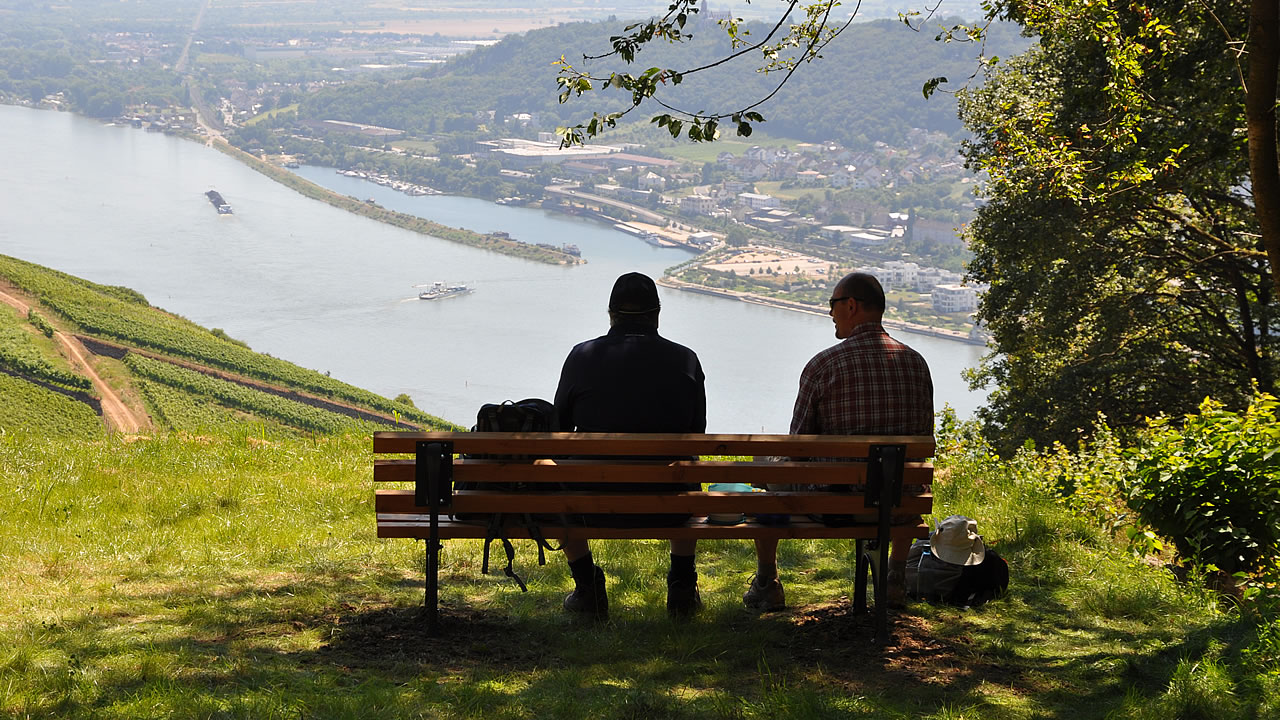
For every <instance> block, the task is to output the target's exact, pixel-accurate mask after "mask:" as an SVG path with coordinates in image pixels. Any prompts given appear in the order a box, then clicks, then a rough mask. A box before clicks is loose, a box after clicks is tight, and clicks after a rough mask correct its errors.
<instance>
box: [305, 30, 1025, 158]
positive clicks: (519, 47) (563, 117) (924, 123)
mask: <svg viewBox="0 0 1280 720" xmlns="http://www.w3.org/2000/svg"><path fill="white" fill-rule="evenodd" d="M951 22H959V21H958V20H940V21H938V22H936V23H934V25H937V24H947V23H951ZM690 27H691V29H692V32H693V35H694V39H693V40H692V41H690V42H688V43H684V44H680V45H671V46H668V45H665V44H663V43H655V44H654V45H653V46H652V47H649V48H646V49H645V51H644V52H643V53H642V54H641V55H639V56H637V58H636V63H635V65H634V66H632V67H629V68H627V67H624V66H621V65H620V64H617V63H614V64H612V65H611V64H609V63H608V62H607V61H595V62H592V63H583V62H582V55H583V53H599V52H603V51H606V50H607V49H608V38H609V37H610V36H611V35H618V34H621V33H622V32H623V24H622V23H575V24H569V25H561V26H557V27H551V28H546V29H540V30H533V31H530V32H528V33H525V34H524V35H513V36H509V37H507V38H505V39H504V40H503V41H502V42H499V43H497V44H496V45H493V46H492V47H485V48H479V49H477V50H475V51H474V52H472V53H469V54H467V55H465V56H462V57H459V58H456V59H454V60H452V61H450V62H448V63H446V64H445V65H443V66H441V67H439V68H437V69H433V70H428V71H424V72H423V73H421V74H420V75H417V76H414V77H409V78H403V79H386V78H380V77H376V76H368V77H360V78H357V79H353V80H352V81H350V82H348V83H347V84H345V85H343V86H341V87H337V88H332V89H329V90H324V91H321V92H318V93H315V94H313V95H310V96H308V97H307V98H306V99H304V100H303V101H302V104H301V106H300V108H299V118H300V119H304V120H326V119H336V120H347V121H352V122H364V123H372V124H375V125H383V126H388V127H394V128H399V129H402V130H405V131H407V132H409V133H410V134H424V133H433V132H436V131H447V130H452V129H468V128H469V127H472V126H474V123H475V122H476V117H478V116H480V115H484V114H486V113H487V111H494V112H495V114H496V118H497V119H499V122H500V119H501V118H503V117H506V116H509V115H511V114H513V113H538V114H539V115H540V126H541V127H543V128H544V129H549V128H554V127H555V125H556V124H557V123H558V124H561V125H564V124H574V123H576V122H581V121H583V120H584V119H585V118H589V117H590V116H591V111H592V110H599V111H601V112H605V111H613V110H620V109H622V107H623V106H624V100H625V98H624V97H620V96H619V95H620V94H618V93H615V94H612V95H609V94H599V93H591V94H589V95H587V96H584V97H583V98H581V99H579V100H574V101H571V102H569V103H567V104H565V105H560V104H559V103H558V102H557V96H558V88H557V87H556V73H555V68H554V67H552V65H551V63H552V62H553V61H555V60H557V59H559V58H560V57H561V55H564V56H565V58H566V59H567V60H568V61H569V62H570V63H573V64H575V65H580V66H582V68H583V69H586V70H589V71H590V72H591V73H592V74H593V75H596V76H600V75H607V74H608V72H609V70H616V71H629V72H632V73H640V72H643V71H644V70H645V69H646V68H649V67H653V66H660V67H670V68H689V67H696V66H700V65H704V64H707V63H709V62H712V61H713V60H714V59H716V58H718V57H722V56H724V55H725V54H727V53H728V52H729V51H730V49H729V45H728V41H727V39H726V38H725V36H724V31H723V30H721V29H720V28H719V27H717V26H716V25H715V24H714V23H711V22H707V21H702V20H699V21H698V22H697V23H696V24H694V25H691V26H690ZM750 29H751V32H752V35H751V38H752V39H757V40H758V39H762V38H763V37H764V36H765V35H767V34H768V28H766V27H764V26H761V25H758V24H755V25H752V26H751V27H750ZM935 34H936V28H935V27H933V26H931V27H930V28H928V29H925V30H922V31H920V32H916V31H913V30H912V29H910V28H908V27H906V26H904V25H903V24H902V23H900V22H896V21H889V20H882V21H876V22H869V23H858V24H855V25H852V26H850V27H849V28H848V29H847V30H846V31H845V32H844V33H843V34H842V35H841V37H840V38H839V40H838V41H836V42H833V43H831V44H830V45H828V46H827V47H826V48H825V49H824V50H823V58H822V60H820V61H819V62H817V63H816V64H813V65H811V66H807V67H804V68H802V69H801V70H800V71H798V72H797V73H796V74H795V75H794V76H793V77H792V79H791V80H790V81H789V82H788V83H787V86H786V87H785V88H783V90H782V91H781V92H780V93H779V94H778V95H777V96H776V97H774V98H773V99H772V100H770V101H769V102H768V103H766V104H765V105H764V106H762V107H761V108H760V112H762V113H763V114H764V115H765V116H766V117H767V118H768V123H767V124H766V125H763V126H762V127H761V129H763V130H767V131H768V132H769V133H770V134H771V135H773V136H775V137H788V138H793V139H797V140H806V141H812V142H821V141H826V140H836V141H839V142H841V143H844V144H845V145H847V146H849V147H855V148H861V147H866V146H869V145H870V144H871V143H874V142H876V141H882V142H887V143H889V144H893V145H896V144H901V143H902V142H903V141H904V140H905V138H906V135H907V133H908V131H910V129H911V128H924V129H927V130H936V131H941V132H945V133H953V132H958V131H960V129H961V125H960V121H959V119H958V117H957V114H956V99H955V97H954V95H952V94H949V93H946V92H939V93H936V94H935V95H933V97H931V98H929V99H926V98H924V97H923V95H922V93H921V87H922V86H923V85H924V83H925V82H926V81H927V80H929V79H930V78H933V77H938V76H945V77H947V78H950V80H951V81H952V82H951V83H949V84H944V85H943V86H942V89H944V90H949V89H954V88H956V87H959V86H960V85H962V84H963V83H964V82H965V80H966V79H967V78H969V77H971V76H972V75H974V74H975V73H976V72H977V71H978V69H979V63H978V60H977V56H978V55H979V54H985V55H986V56H988V57H991V56H1001V57H1004V56H1009V55H1014V54H1017V53H1019V52H1021V51H1022V50H1024V49H1025V48H1026V47H1027V45H1028V44H1029V40H1027V39H1026V38H1023V37H1020V36H1019V35H1018V34H1017V31H1016V29H1015V28H1013V27H1012V26H1006V25H996V26H993V27H992V28H991V29H990V33H989V35H988V38H987V40H986V42H985V44H984V45H983V46H982V47H978V46H977V45H974V44H971V43H959V42H957V43H943V42H938V41H935V40H934V35H935ZM758 64H759V58H758V55H754V54H753V55H750V56H746V57H743V58H741V59H739V60H737V61H735V62H733V63H731V64H729V65H726V66H725V67H724V68H717V69H716V70H715V71H713V72H708V73H702V74H698V75H693V76H688V77H686V78H685V80H684V82H683V83H682V84H681V85H680V87H678V88H675V87H671V88H668V89H667V90H666V91H664V92H665V94H664V95H663V98H664V99H665V100H666V101H668V102H671V103H673V104H674V105H676V106H677V107H681V108H683V109H686V110H716V111H725V110H733V109H737V108H739V107H742V106H743V105H744V104H746V103H748V102H752V101H754V100H757V99H759V98H762V97H764V96H765V95H766V94H767V93H768V92H769V90H770V89H772V88H773V87H774V86H775V85H776V84H777V83H778V81H779V80H780V79H781V78H780V75H779V74H777V73H774V74H769V75H765V74H762V73H758V72H755V67H756V66H757V65H758ZM615 65H616V66H615ZM659 111H660V108H659V107H658V106H657V105H653V106H652V107H650V106H648V105H646V106H645V108H644V109H642V110H640V111H639V112H637V113H634V114H633V115H632V116H628V118H627V119H628V120H631V121H638V122H639V123H640V124H642V125H643V124H646V123H648V119H649V116H650V115H651V114H653V113H656V112H659ZM484 122H486V124H488V125H489V126H491V127H492V121H488V120H485V121H484Z"/></svg>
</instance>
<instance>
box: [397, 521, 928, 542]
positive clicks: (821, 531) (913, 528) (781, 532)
mask: <svg viewBox="0 0 1280 720" xmlns="http://www.w3.org/2000/svg"><path fill="white" fill-rule="evenodd" d="M429 525H430V518H429V517H428V516H426V515H420V516H413V515H393V516H391V517H390V518H384V516H383V515H379V516H378V537H380V538H425V537H427V532H428V528H429ZM439 527H440V537H441V538H444V539H463V538H471V539H483V538H484V537H485V534H486V532H487V527H486V526H485V525H484V524H477V523H468V522H459V521H456V520H449V519H448V518H441V519H440V526H439ZM540 532H541V533H542V535H543V537H545V538H546V539H548V540H552V541H555V540H564V539H566V538H568V539H571V540H590V539H600V540H604V539H627V540H643V539H663V540H665V539H668V538H671V539H677V540H679V539H700V540H701V539H724V540H731V539H756V538H778V539H788V538H790V539H796V538H809V539H822V538H835V539H840V538H844V539H863V540H869V539H872V538H874V537H875V536H876V528H875V526H873V525H858V526H854V527H838V528H832V527H826V526H825V525H821V524H819V523H814V522H793V523H791V524H790V525H761V524H759V523H756V522H746V523H740V524H738V525H714V524H710V523H706V522H699V521H690V522H688V523H686V524H685V525H682V526H678V527H670V528H591V527H569V528H566V527H560V526H557V525H548V526H542V527H541V528H540ZM506 534H507V537H508V538H511V539H520V538H528V537H529V532H528V530H527V529H526V528H524V527H521V526H511V527H508V528H506ZM890 536H891V537H893V538H894V539H895V540H911V539H915V538H927V537H929V526H928V525H925V524H924V523H919V524H908V525H895V526H893V527H892V528H891V529H890Z"/></svg>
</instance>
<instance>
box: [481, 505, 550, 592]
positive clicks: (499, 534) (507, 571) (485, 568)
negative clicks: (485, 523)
mask: <svg viewBox="0 0 1280 720" xmlns="http://www.w3.org/2000/svg"><path fill="white" fill-rule="evenodd" d="M494 540H501V541H502V549H503V550H504V551H506V553H507V566H506V567H505V568H503V569H502V574H503V575H506V576H507V577H509V578H511V579H512V580H515V581H516V584H517V585H519V586H520V592H529V587H528V586H527V585H525V584H524V580H521V579H520V576H519V575H517V574H516V571H515V569H514V568H513V567H512V566H513V565H514V563H515V559H516V549H515V547H513V546H512V545H511V540H510V539H508V538H507V533H506V532H505V531H504V530H503V529H502V513H496V514H494V516H493V518H491V519H490V520H489V527H488V529H487V530H486V531H485V535H484V560H483V562H482V563H481V565H480V572H481V573H484V574H485V575H488V574H489V543H491V542H493V541H494ZM538 559H539V560H542V559H543V558H542V548H541V546H539V548H538ZM542 564H546V563H545V562H543V563H542Z"/></svg>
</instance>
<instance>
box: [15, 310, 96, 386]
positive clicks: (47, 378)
mask: <svg viewBox="0 0 1280 720" xmlns="http://www.w3.org/2000/svg"><path fill="white" fill-rule="evenodd" d="M37 338H38V336H36V335H33V334H32V333H30V332H29V331H27V330H26V329H25V328H23V327H22V324H21V322H20V321H19V320H18V319H17V317H16V316H15V315H14V313H12V312H9V309H8V308H7V307H5V308H4V309H3V310H0V368H3V369H6V370H9V371H11V372H13V373H17V374H18V375H22V376H24V377H29V378H34V379H36V380H42V381H44V382H47V383H52V384H54V385H59V386H61V387H65V388H68V389H70V390H81V391H87V392H92V391H93V384H92V383H91V382H89V379H88V378H86V377H84V376H82V375H77V374H75V373H73V372H71V371H70V370H65V369H62V368H59V367H56V366H54V364H53V363H52V362H50V361H49V359H48V357H47V356H46V353H42V352H41V351H40V348H39V347H38V346H37V344H36V343H37Z"/></svg>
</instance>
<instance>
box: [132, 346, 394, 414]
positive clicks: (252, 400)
mask: <svg viewBox="0 0 1280 720" xmlns="http://www.w3.org/2000/svg"><path fill="white" fill-rule="evenodd" d="M124 364H125V365H126V366H127V367H128V368H129V369H130V370H132V371H133V372H134V373H136V374H137V375H140V376H142V377H143V378H145V379H148V380H151V381H154V383H158V384H161V385H165V386H168V387H170V388H175V389H177V390H181V391H182V392H183V393H190V394H191V395H195V396H198V397H201V398H208V399H211V400H213V401H215V402H216V403H217V404H218V405H221V406H224V407H226V408H234V409H236V410H242V411H244V412H246V413H249V414H251V415H257V416H260V417H267V418H271V419H273V420H276V421H279V422H280V423H282V424H284V425H288V426H290V427H295V428H300V429H303V430H309V431H313V432H322V433H338V432H345V431H348V430H355V429H360V428H365V429H370V430H371V429H373V428H375V427H377V426H375V425H374V424H373V423H368V422H363V421H360V420H354V419H351V418H348V417H345V416H342V415H337V414H335V413H331V412H328V411H327V410H321V409H319V408H315V407H311V406H310V405H303V404H302V403H299V402H294V401H293V400H287V399H285V398H282V397H279V396H277V395H271V394H269V393H265V392H262V391H260V390H254V389H252V388H248V387H245V386H243V385H237V384H236V383H233V382H230V381H227V380H222V379H219V378H215V377H210V376H209V375H205V374H203V373H199V372H196V371H194V370H188V369H186V368H183V367H178V366H177V365H172V364H170V363H166V362H162V361H160V360H154V359H152V358H148V357H143V356H141V355H136V354H134V353H129V354H128V355H126V356H125V358H124ZM149 384H150V383H149ZM152 393H155V388H154V387H153V388H152ZM152 393H148V397H149V399H150V398H152V397H160V398H161V406H160V408H159V409H160V410H161V412H162V413H163V414H164V416H165V419H166V420H167V421H169V422H170V423H173V421H174V418H173V416H171V414H170V413H171V412H172V413H173V414H174V415H176V416H177V421H178V422H179V423H186V422H188V421H196V422H201V421H203V420H204V418H205V417H206V416H207V417H209V418H210V419H211V420H215V421H216V418H215V417H214V416H213V415H212V414H211V413H210V408H209V407H208V406H207V405H205V406H204V407H201V405H203V403H201V402H199V401H198V400H195V399H187V400H185V401H183V400H181V399H180V398H177V397H176V396H175V395H172V394H170V395H165V394H164V393H163V391H161V392H159V393H155V394H154V395H153V394H152ZM225 420H226V416H223V421H225Z"/></svg>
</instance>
